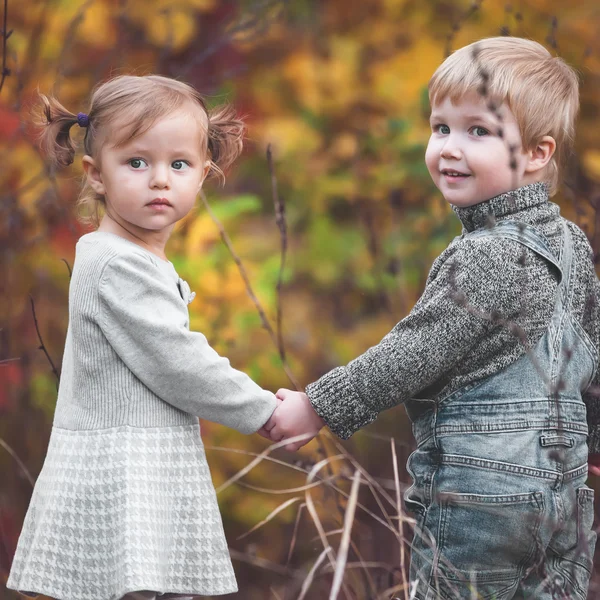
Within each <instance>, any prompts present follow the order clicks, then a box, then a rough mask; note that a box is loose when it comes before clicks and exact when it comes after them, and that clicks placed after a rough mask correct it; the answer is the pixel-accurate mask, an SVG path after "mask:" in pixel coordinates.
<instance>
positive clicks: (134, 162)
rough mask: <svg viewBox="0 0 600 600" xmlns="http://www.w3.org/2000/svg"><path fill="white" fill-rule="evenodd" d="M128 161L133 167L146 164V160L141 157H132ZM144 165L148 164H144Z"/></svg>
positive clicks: (136, 167) (137, 167) (138, 167)
mask: <svg viewBox="0 0 600 600" xmlns="http://www.w3.org/2000/svg"><path fill="white" fill-rule="evenodd" d="M128 162H129V164H130V165H131V166H132V168H134V169H141V168H142V167H143V166H144V165H146V161H145V160H143V159H141V158H132V159H131V160H130V161H128ZM146 166H148V165H146Z"/></svg>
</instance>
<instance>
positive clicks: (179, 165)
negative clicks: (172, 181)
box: [171, 160, 190, 171]
mask: <svg viewBox="0 0 600 600" xmlns="http://www.w3.org/2000/svg"><path fill="white" fill-rule="evenodd" d="M171 166H172V167H173V168H174V169H175V170H176V171H183V170H184V169H187V168H188V167H189V166H190V165H189V163H188V162H187V161H185V160H174V161H173V162H172V163H171Z"/></svg>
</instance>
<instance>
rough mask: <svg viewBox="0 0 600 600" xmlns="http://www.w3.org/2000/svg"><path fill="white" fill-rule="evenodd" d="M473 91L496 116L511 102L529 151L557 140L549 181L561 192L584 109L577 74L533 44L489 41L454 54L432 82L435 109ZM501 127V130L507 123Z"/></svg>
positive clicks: (507, 39) (552, 189)
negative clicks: (546, 140)
mask: <svg viewBox="0 0 600 600" xmlns="http://www.w3.org/2000/svg"><path fill="white" fill-rule="evenodd" d="M469 92H477V93H479V94H481V96H482V97H484V98H485V99H486V100H487V102H488V106H489V107H490V110H491V111H493V112H495V113H496V111H497V108H498V107H499V105H500V104H502V103H503V102H506V103H507V104H508V106H509V107H510V109H511V111H512V112H513V114H514V115H515V118H516V120H517V124H518V126H519V130H520V133H521V138H522V140H523V147H524V149H525V150H531V149H533V148H535V146H536V145H537V143H538V142H539V141H540V140H541V139H542V137H543V136H545V135H549V136H552V137H553V138H554V140H555V141H556V151H555V154H554V156H553V157H552V159H551V161H550V163H549V164H548V166H547V167H546V173H545V177H544V180H545V181H546V182H547V183H548V185H549V191H550V195H553V194H554V193H556V190H557V188H558V182H559V175H560V173H561V171H562V168H563V167H564V163H565V160H566V158H567V157H568V155H569V154H570V152H571V150H572V147H573V140H574V134H575V117H576V116H577V112H578V110H579V81H578V78H577V74H576V72H575V71H574V70H573V69H572V68H571V67H570V66H569V65H567V64H566V63H565V62H564V61H563V60H562V59H561V58H559V57H553V56H552V55H551V54H550V53H549V52H548V50H546V48H544V47H543V46H542V45H541V44H538V43H537V42H534V41H533V40H526V39H523V38H516V37H493V38H486V39H483V40H480V41H478V42H475V43H473V44H469V45H468V46H465V47H464V48H460V49H459V50H457V51H456V52H454V53H453V54H451V55H450V56H449V57H448V58H447V59H446V60H445V61H444V62H443V63H442V64H441V65H440V66H439V67H438V69H437V70H436V72H435V73H434V74H433V77H432V78H431V80H430V82H429V101H430V104H431V106H434V105H436V104H438V103H440V102H443V101H444V100H445V99H446V98H450V100H451V101H452V102H456V101H458V100H459V99H460V98H461V97H462V96H464V95H465V94H467V93H469ZM496 114H498V113H496ZM498 125H499V129H500V127H501V123H500V122H499V123H498Z"/></svg>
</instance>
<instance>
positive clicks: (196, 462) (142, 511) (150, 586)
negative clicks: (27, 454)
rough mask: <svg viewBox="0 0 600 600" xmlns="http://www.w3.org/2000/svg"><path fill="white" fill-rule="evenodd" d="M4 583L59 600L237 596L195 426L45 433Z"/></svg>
mask: <svg viewBox="0 0 600 600" xmlns="http://www.w3.org/2000/svg"><path fill="white" fill-rule="evenodd" d="M6 585H7V587H8V588H9V589H13V590H18V591H20V592H21V593H22V594H25V595H27V596H33V597H35V596H37V595H38V594H45V595H47V596H51V597H53V598H56V599H59V600H119V599H120V598H121V597H122V596H124V595H126V594H127V593H129V592H134V591H138V590H155V591H156V592H160V593H177V594H181V595H182V596H194V595H202V596H211V595H219V594H229V593H232V592H235V591H237V585H236V580H235V575H234V572H233V567H232V565H231V560H230V557H229V551H228V548H227V542H226V540H225V535H224V532H223V524H222V521H221V515H220V513H219V508H218V504H217V499H216V494H215V490H214V487H213V483H212V480H211V477H210V471H209V468H208V464H207V462H206V455H205V452H204V446H203V444H202V439H201V437H200V426H199V424H193V425H179V426H173V427H156V428H136V427H129V426H121V427H115V428H110V429H103V430H97V431H71V430H67V429H59V428H56V427H55V428H53V429H52V434H51V437H50V443H49V446H48V452H47V456H46V460H45V462H44V466H43V468H42V471H41V473H40V475H39V477H38V480H37V482H36V485H35V488H34V491H33V495H32V497H31V502H30V504H29V508H28V511H27V515H26V517H25V522H24V524H23V529H22V532H21V536H20V538H19V542H18V545H17V551H16V554H15V558H14V561H13V564H12V568H11V572H10V575H9V579H8V582H7V584H6Z"/></svg>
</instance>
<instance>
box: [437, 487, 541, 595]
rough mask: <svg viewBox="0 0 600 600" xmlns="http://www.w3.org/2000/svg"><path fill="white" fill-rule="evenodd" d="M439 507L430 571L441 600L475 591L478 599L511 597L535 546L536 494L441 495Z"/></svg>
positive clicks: (538, 496) (537, 522)
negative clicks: (433, 566)
mask: <svg viewBox="0 0 600 600" xmlns="http://www.w3.org/2000/svg"><path fill="white" fill-rule="evenodd" d="M440 504H441V513H440V526H439V539H438V544H439V546H438V557H437V569H436V571H437V572H438V573H439V575H440V578H439V582H438V583H439V588H440V594H441V597H448V598H456V597H470V594H471V593H473V592H476V593H477V594H478V596H477V597H479V598H496V599H497V600H501V599H502V598H511V597H512V594H513V593H514V588H515V586H516V585H517V584H518V581H519V579H520V577H521V575H522V572H523V567H524V566H526V565H527V564H528V563H529V562H530V561H531V559H532V557H533V556H534V554H535V553H536V551H537V549H538V547H539V538H538V533H539V528H540V523H541V521H542V513H543V508H544V503H543V494H542V492H530V493H525V494H511V495H480V494H459V493H448V492H443V493H441V494H440ZM457 591H458V592H459V595H458V596H457V595H456V593H457Z"/></svg>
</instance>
